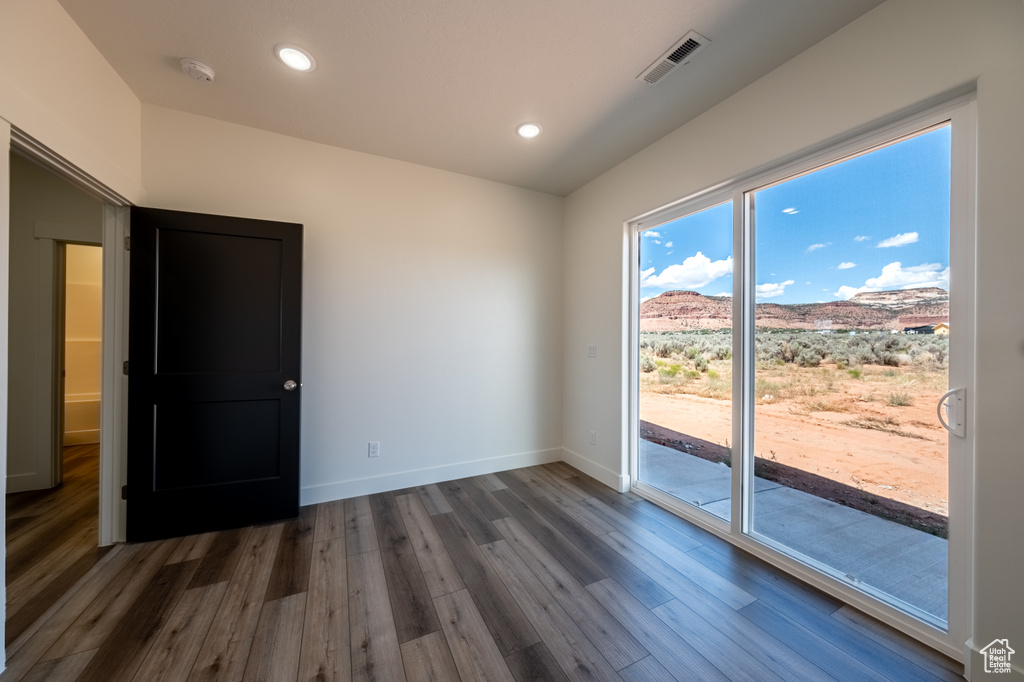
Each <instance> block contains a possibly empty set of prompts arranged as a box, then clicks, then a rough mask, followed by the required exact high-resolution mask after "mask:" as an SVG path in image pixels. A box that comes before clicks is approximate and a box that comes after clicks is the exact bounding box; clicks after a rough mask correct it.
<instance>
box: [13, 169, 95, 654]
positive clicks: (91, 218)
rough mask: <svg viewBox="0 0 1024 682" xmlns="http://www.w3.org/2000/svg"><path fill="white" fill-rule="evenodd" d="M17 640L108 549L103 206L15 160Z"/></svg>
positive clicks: (14, 400) (14, 319)
mask: <svg viewBox="0 0 1024 682" xmlns="http://www.w3.org/2000/svg"><path fill="white" fill-rule="evenodd" d="M10 168H11V180H10V184H11V233H10V268H11V287H10V296H9V304H10V320H11V322H10V329H11V342H10V349H9V358H8V362H9V365H10V382H9V385H8V391H9V394H8V405H9V414H8V424H9V429H8V472H7V481H8V491H10V492H8V493H7V499H6V509H7V516H6V545H7V562H6V569H7V570H6V583H7V611H6V614H7V619H6V641H7V643H8V644H10V643H11V642H13V641H15V640H16V639H17V637H18V636H19V635H21V634H22V633H23V632H24V631H25V629H26V628H27V627H29V626H30V625H31V624H32V623H33V622H34V621H35V620H36V619H37V618H38V617H39V616H40V615H41V614H42V613H43V612H45V611H46V609H48V608H49V607H50V606H51V605H52V603H53V601H54V600H55V599H57V598H58V597H59V595H60V594H61V593H62V592H63V590H64V589H66V587H67V585H69V584H71V583H73V582H74V581H75V580H77V579H78V577H80V576H81V575H83V574H84V573H85V572H86V571H87V570H88V569H89V568H90V567H91V566H92V565H93V564H94V563H95V562H96V561H97V560H98V559H99V558H100V557H102V556H103V555H104V554H105V553H106V551H107V550H106V549H101V548H99V547H98V544H99V528H98V525H99V476H98V468H99V450H100V435H101V425H100V397H101V393H102V390H101V384H102V381H101V357H102V336H103V334H102V329H103V324H102V303H101V302H102V279H103V276H102V269H103V268H102V263H103V253H102V249H101V248H100V246H99V244H100V242H101V238H102V219H103V205H102V204H101V203H100V202H99V201H98V200H96V199H95V198H93V197H92V196H90V195H88V194H86V193H84V192H82V191H81V190H79V189H77V188H76V187H74V186H72V185H71V184H69V183H68V182H67V181H65V180H64V179H62V178H60V177H58V176H57V175H55V174H54V173H52V172H50V171H49V170H48V169H47V168H44V167H42V166H40V165H38V164H36V163H34V162H32V161H30V160H28V159H26V158H24V157H21V156H18V155H16V154H12V155H11V157H10Z"/></svg>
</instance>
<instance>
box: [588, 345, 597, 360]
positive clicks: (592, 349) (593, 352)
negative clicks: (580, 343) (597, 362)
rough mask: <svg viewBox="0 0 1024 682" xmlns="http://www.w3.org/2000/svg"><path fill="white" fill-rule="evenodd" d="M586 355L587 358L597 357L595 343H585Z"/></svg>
mask: <svg viewBox="0 0 1024 682" xmlns="http://www.w3.org/2000/svg"><path fill="white" fill-rule="evenodd" d="M587 357H588V358H596V357H597V344H596V343H588V344H587Z"/></svg>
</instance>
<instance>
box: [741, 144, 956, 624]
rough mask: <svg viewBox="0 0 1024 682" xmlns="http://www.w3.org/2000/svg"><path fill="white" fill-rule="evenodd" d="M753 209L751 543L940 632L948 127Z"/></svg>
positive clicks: (943, 613)
mask: <svg viewBox="0 0 1024 682" xmlns="http://www.w3.org/2000/svg"><path fill="white" fill-rule="evenodd" d="M747 197H748V205H749V207H750V210H751V217H752V219H753V234H754V240H753V260H754V264H755V267H754V280H755V282H756V285H755V292H756V294H755V295H756V301H757V302H756V305H755V309H754V348H755V357H754V358H753V361H754V368H753V380H754V390H753V439H752V444H751V445H752V447H751V449H752V451H753V456H754V476H755V480H756V481H757V482H758V483H759V484H761V485H759V487H758V488H757V489H756V490H755V491H754V494H753V495H752V498H751V505H750V511H751V513H750V530H751V532H752V533H753V535H754V536H755V537H758V538H760V539H763V540H764V541H766V542H769V543H771V544H772V545H774V546H776V547H778V548H779V549H781V550H782V551H785V552H787V553H791V554H792V555H794V556H796V557H798V558H799V559H801V560H802V561H804V562H806V563H808V564H811V565H814V566H816V567H819V568H821V569H822V570H824V571H827V572H829V573H832V574H834V575H836V576H838V577H840V578H841V579H843V580H846V581H849V582H851V583H853V584H855V585H857V586H859V587H861V588H863V589H866V590H869V591H872V592H877V593H879V594H880V595H884V598H886V599H888V600H891V601H893V602H898V603H899V604H900V605H901V606H902V608H904V609H906V610H908V611H911V612H912V613H914V614H915V615H918V616H919V617H922V618H924V619H926V620H928V621H930V622H934V623H935V624H937V625H941V626H943V627H944V626H945V623H946V620H947V613H948V604H947V579H948V574H947V564H948V552H947V544H948V543H947V537H948V522H949V494H948V458H947V437H946V433H947V432H946V430H945V428H943V426H942V425H941V424H940V423H939V420H938V417H937V414H936V409H935V406H936V404H937V403H938V401H939V398H940V397H941V396H942V395H943V394H944V393H945V392H946V391H947V390H948V387H949V377H948V370H949V333H948V332H949V329H950V317H949V297H950V283H951V279H950V267H949V215H950V127H949V125H948V124H947V125H941V126H939V127H937V128H935V129H933V130H929V131H927V132H922V133H920V134H916V135H913V136H911V137H909V138H906V139H902V140H900V141H897V142H894V143H891V144H887V145H885V146H883V147H881V148H878V149H874V150H871V151H869V152H867V153H863V154H859V155H856V156H853V157H851V158H846V159H844V160H841V161H839V162H837V163H834V164H831V165H828V166H826V167H824V168H818V169H815V170H811V171H809V172H807V173H804V174H801V175H798V176H796V177H792V178H788V179H785V180H783V181H781V182H777V183H774V184H771V185H768V186H765V187H761V188H759V189H756V190H752V191H749V192H747ZM762 482H763V483H762Z"/></svg>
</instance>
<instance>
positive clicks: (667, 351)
mask: <svg viewBox="0 0 1024 682" xmlns="http://www.w3.org/2000/svg"><path fill="white" fill-rule="evenodd" d="M654 354H655V355H657V356H658V357H659V358H669V357H672V346H671V345H669V344H668V343H666V342H665V341H662V342H661V343H659V344H658V345H656V346H655V347H654Z"/></svg>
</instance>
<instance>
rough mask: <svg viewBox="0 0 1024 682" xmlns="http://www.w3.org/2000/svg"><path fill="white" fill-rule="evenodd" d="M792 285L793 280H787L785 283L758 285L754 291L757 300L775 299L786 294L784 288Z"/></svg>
mask: <svg viewBox="0 0 1024 682" xmlns="http://www.w3.org/2000/svg"><path fill="white" fill-rule="evenodd" d="M790 284H793V280H791V279H787V280H786V281H785V282H777V283H774V284H773V283H770V282H769V283H767V284H758V285H757V286H756V287H754V289H755V290H756V293H757V298H758V300H760V299H762V298H775V297H776V296H782V295H783V294H784V293H786V287H788V286H789V285H790Z"/></svg>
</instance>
